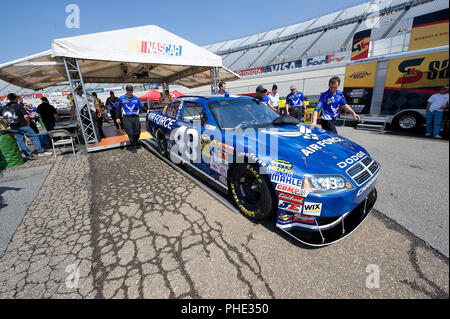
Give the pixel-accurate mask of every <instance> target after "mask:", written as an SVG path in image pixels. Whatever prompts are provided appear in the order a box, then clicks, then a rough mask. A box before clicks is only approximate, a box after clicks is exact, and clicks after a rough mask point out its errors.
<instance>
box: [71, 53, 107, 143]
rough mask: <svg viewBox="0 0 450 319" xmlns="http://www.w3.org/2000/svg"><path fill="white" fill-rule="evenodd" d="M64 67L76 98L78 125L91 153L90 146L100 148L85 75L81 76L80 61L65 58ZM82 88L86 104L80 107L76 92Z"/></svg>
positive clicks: (74, 100)
mask: <svg viewBox="0 0 450 319" xmlns="http://www.w3.org/2000/svg"><path fill="white" fill-rule="evenodd" d="M64 66H65V68H66V72H67V78H68V79H69V83H70V89H71V91H72V96H73V97H74V99H73V102H74V104H75V111H76V114H77V118H78V123H79V124H80V127H81V132H82V134H83V138H84V142H85V145H86V148H87V150H88V151H89V148H90V145H91V144H94V146H98V142H99V140H98V136H97V131H96V127H95V123H94V121H93V119H92V111H91V108H90V107H89V100H88V98H87V93H86V90H85V87H84V81H83V75H82V74H81V69H80V65H79V64H78V59H75V58H67V57H64ZM78 87H81V89H82V90H83V93H84V94H83V99H84V102H85V104H84V105H79V103H78V99H76V98H75V94H76V93H75V90H76V89H77V88H78ZM82 107H86V109H87V113H88V114H87V116H86V115H85V114H83V113H82V112H81V110H82Z"/></svg>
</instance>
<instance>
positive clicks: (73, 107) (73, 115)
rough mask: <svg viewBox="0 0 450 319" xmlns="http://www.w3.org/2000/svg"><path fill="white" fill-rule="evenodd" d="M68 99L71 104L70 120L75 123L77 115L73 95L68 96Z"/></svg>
mask: <svg viewBox="0 0 450 319" xmlns="http://www.w3.org/2000/svg"><path fill="white" fill-rule="evenodd" d="M67 99H68V100H69V103H70V119H71V120H72V121H74V120H75V118H76V115H75V103H74V101H73V94H72V93H70V94H69V95H67Z"/></svg>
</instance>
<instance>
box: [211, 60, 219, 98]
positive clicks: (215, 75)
mask: <svg viewBox="0 0 450 319" xmlns="http://www.w3.org/2000/svg"><path fill="white" fill-rule="evenodd" d="M210 72H211V77H210V79H211V80H210V81H211V94H212V95H214V94H216V92H217V89H218V85H219V80H220V79H219V68H216V67H214V68H211V71H210Z"/></svg>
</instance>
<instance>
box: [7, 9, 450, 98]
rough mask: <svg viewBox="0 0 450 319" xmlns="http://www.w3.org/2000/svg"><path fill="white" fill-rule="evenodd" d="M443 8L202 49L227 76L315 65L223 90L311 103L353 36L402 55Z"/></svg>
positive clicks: (330, 22)
mask: <svg viewBox="0 0 450 319" xmlns="http://www.w3.org/2000/svg"><path fill="white" fill-rule="evenodd" d="M448 7H449V3H448V0H374V1H371V2H366V3H362V4H359V5H357V6H354V7H351V8H346V9H343V10H338V11H335V12H331V13H328V14H325V15H322V16H319V17H315V18H312V19H308V20H307V21H301V22H299V23H298V24H295V25H290V26H285V27H281V28H278V29H274V30H269V31H266V32H260V33H258V34H252V35H249V36H246V37H242V38H239V39H234V40H230V41H223V42H218V43H212V44H209V45H205V46H203V47H204V48H205V49H207V50H209V51H211V52H213V53H216V54H218V55H220V56H222V58H223V63H224V65H225V66H226V67H227V68H229V69H231V70H233V71H240V70H248V69H253V68H266V67H268V66H270V65H276V64H280V63H286V62H291V61H298V60H301V59H310V60H311V61H312V62H314V61H316V62H317V63H316V64H317V66H313V67H310V68H305V67H302V68H300V69H289V70H286V71H283V72H270V73H262V74H257V75H253V76H248V77H243V78H242V79H240V80H238V81H234V82H230V83H229V84H228V88H229V89H230V90H231V92H232V93H235V94H239V93H248V92H253V91H254V88H255V87H256V85H257V84H262V85H265V86H266V87H267V88H269V89H270V87H271V85H272V83H277V84H278V86H279V92H280V95H282V96H283V95H286V94H287V92H288V87H289V85H290V84H292V83H295V84H297V86H298V87H299V89H300V90H302V91H303V92H304V93H305V94H306V95H307V96H309V97H315V96H317V95H319V94H320V92H321V88H323V87H324V85H325V86H326V83H327V81H328V77H329V76H330V75H338V76H343V74H344V65H345V62H346V61H348V60H349V58H350V52H351V46H352V45H351V43H352V38H353V35H354V34H355V33H356V32H358V31H361V30H365V29H372V35H371V45H370V49H369V55H370V56H376V55H382V54H388V53H394V52H402V51H405V50H407V49H408V44H409V35H410V32H411V27H412V22H413V18H414V17H416V16H419V15H422V14H426V13H431V12H435V11H438V10H442V9H446V8H447V9H448ZM330 55H334V56H336V57H339V59H338V60H337V61H335V62H336V63H328V62H326V63H321V62H320V61H327V60H326V59H329V57H330ZM327 57H328V58H327ZM303 66H306V65H303ZM108 87H117V84H111V85H105V84H88V89H97V88H105V91H107V88H108ZM177 89H178V90H180V91H182V92H183V93H187V94H209V93H210V92H209V90H210V88H209V86H208V87H202V88H197V89H192V90H188V89H185V88H183V87H181V88H177ZM65 90H69V87H68V86H65V87H54V88H48V89H45V90H43V91H41V92H34V91H31V90H27V89H22V88H20V87H16V86H14V85H10V84H8V83H5V82H3V81H0V96H4V95H6V94H7V93H9V92H13V93H16V94H33V93H52V92H61V91H65Z"/></svg>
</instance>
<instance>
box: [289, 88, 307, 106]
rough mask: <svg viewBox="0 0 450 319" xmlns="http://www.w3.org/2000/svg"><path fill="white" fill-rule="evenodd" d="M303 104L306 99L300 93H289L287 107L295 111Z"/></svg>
mask: <svg viewBox="0 0 450 319" xmlns="http://www.w3.org/2000/svg"><path fill="white" fill-rule="evenodd" d="M301 102H305V97H304V96H303V93H302V92H300V91H297V92H295V94H292V93H289V94H288V96H286V105H287V106H289V107H290V108H293V109H294V108H297V107H300V106H302V103H301Z"/></svg>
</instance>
